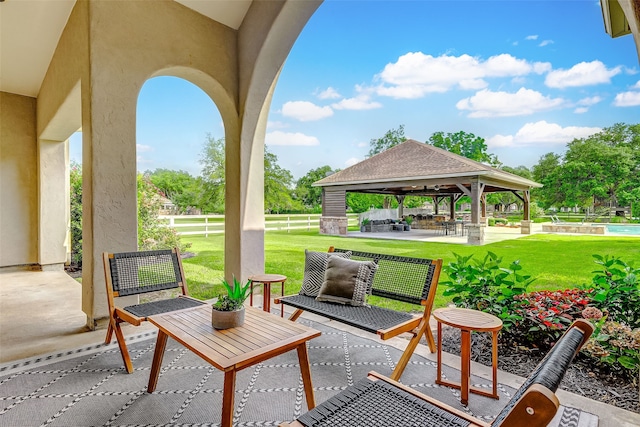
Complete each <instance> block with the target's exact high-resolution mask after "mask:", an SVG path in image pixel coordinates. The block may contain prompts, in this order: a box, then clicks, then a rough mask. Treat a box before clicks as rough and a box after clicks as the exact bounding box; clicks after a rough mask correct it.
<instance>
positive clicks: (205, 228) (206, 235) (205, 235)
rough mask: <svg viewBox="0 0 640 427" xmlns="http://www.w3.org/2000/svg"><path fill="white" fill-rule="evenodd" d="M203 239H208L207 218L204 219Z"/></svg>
mask: <svg viewBox="0 0 640 427" xmlns="http://www.w3.org/2000/svg"><path fill="white" fill-rule="evenodd" d="M204 237H209V218H208V217H206V216H205V217H204Z"/></svg>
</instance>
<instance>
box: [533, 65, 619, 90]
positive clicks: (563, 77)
mask: <svg viewBox="0 0 640 427" xmlns="http://www.w3.org/2000/svg"><path fill="white" fill-rule="evenodd" d="M620 72H621V68H620V67H619V66H618V67H615V68H611V69H608V68H607V66H606V65H604V64H603V63H602V62H600V61H592V62H581V63H579V64H576V65H574V66H573V67H571V68H569V69H568V70H563V69H559V70H553V71H550V72H549V74H547V77H546V79H545V81H544V84H546V85H547V86H548V87H553V88H560V89H562V88H565V87H576V86H590V85H597V84H603V83H610V82H611V77H613V76H615V75H616V74H619V73H620Z"/></svg>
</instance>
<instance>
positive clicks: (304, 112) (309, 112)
mask: <svg viewBox="0 0 640 427" xmlns="http://www.w3.org/2000/svg"><path fill="white" fill-rule="evenodd" d="M282 115H283V116H285V117H291V118H294V119H296V120H300V121H301V122H310V121H313V120H320V119H324V118H326V117H331V116H333V110H332V109H331V107H327V106H325V107H320V106H318V105H316V104H314V103H313V102H308V101H289V102H286V103H285V104H284V105H283V106H282Z"/></svg>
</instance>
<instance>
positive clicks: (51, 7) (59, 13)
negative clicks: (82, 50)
mask: <svg viewBox="0 0 640 427" xmlns="http://www.w3.org/2000/svg"><path fill="white" fill-rule="evenodd" d="M176 1H177V2H178V3H181V4H183V5H184V6H186V7H188V8H190V9H193V10H195V11H196V12H198V13H200V14H202V15H205V16H207V17H209V18H211V19H213V20H214V21H218V22H220V23H222V24H224V25H226V26H228V27H231V28H233V29H235V30H237V29H238V28H240V25H241V24H242V21H243V19H244V17H245V15H246V13H247V11H248V10H249V6H250V5H251V3H252V1H253V0H216V1H201V0H176ZM75 3H76V0H55V1H52V0H30V1H26V0H5V1H2V2H0V40H1V44H0V50H1V51H2V57H1V60H0V70H1V76H2V78H0V91H2V92H8V93H14V94H18V95H24V96H31V97H37V96H38V94H39V92H40V86H41V85H42V81H43V79H44V76H45V74H46V72H47V69H48V67H49V63H50V62H51V59H52V58H53V53H54V51H55V48H56V46H57V45H58V41H59V39H60V36H61V34H62V30H63V29H64V27H65V25H66V24H67V20H68V19H69V16H70V15H71V10H72V9H73V6H74V5H75Z"/></svg>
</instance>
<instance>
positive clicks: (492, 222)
mask: <svg viewBox="0 0 640 427" xmlns="http://www.w3.org/2000/svg"><path fill="white" fill-rule="evenodd" d="M487 225H488V226H489V227H493V226H494V225H496V219H495V218H487Z"/></svg>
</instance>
